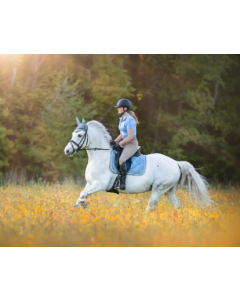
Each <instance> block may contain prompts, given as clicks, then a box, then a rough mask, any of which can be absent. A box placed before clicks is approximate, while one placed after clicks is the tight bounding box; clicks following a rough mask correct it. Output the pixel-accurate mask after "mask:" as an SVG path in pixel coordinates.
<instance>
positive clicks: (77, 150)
mask: <svg viewBox="0 0 240 300" xmlns="http://www.w3.org/2000/svg"><path fill="white" fill-rule="evenodd" d="M79 131H80V130H79ZM87 131H88V128H87V129H86V131H85V133H84V135H83V137H82V139H81V140H80V142H79V143H76V142H75V141H73V140H70V142H69V143H70V144H71V146H72V149H73V153H75V152H79V151H81V150H110V149H102V148H97V147H96V148H88V149H81V148H82V146H83V144H84V142H85V140H86V139H87V143H86V145H87V144H88V135H87ZM76 132H77V131H76ZM73 144H74V145H75V146H77V149H74V147H73Z"/></svg>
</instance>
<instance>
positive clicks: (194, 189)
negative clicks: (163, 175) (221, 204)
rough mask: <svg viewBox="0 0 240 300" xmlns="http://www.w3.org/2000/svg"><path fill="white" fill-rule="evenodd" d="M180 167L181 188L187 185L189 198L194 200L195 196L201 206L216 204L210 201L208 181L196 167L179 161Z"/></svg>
mask: <svg viewBox="0 0 240 300" xmlns="http://www.w3.org/2000/svg"><path fill="white" fill-rule="evenodd" d="M177 163H178V166H179V168H180V170H181V177H180V180H179V184H180V187H183V185H185V184H187V185H188V189H189V197H190V199H192V197H191V195H192V194H193V195H194V197H195V199H196V200H197V203H198V204H199V206H201V207H202V206H204V205H205V206H208V205H211V203H216V202H214V201H212V200H210V198H209V195H208V191H207V186H208V183H207V180H206V179H205V178H204V177H203V176H202V175H200V174H199V173H198V172H196V171H195V169H194V167H193V166H192V165H191V164H190V163H189V162H187V161H178V162H177Z"/></svg>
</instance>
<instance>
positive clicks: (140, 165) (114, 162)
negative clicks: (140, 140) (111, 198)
mask: <svg viewBox="0 0 240 300" xmlns="http://www.w3.org/2000/svg"><path fill="white" fill-rule="evenodd" d="M122 151H123V149H122V148H121V149H118V150H114V152H113V153H114V155H112V157H113V159H110V170H111V171H112V172H113V173H114V174H119V168H120V166H119V158H120V156H121V154H122ZM132 159H133V160H132ZM126 163H127V171H128V172H129V170H130V169H131V171H132V174H131V175H136V176H141V175H143V174H144V173H145V171H146V156H145V155H142V154H141V147H138V150H137V152H136V153H135V154H134V155H133V156H132V157H130V158H129V159H128V160H127V161H126ZM117 180H118V176H117V177H116V179H115V182H114V183H113V186H112V188H111V189H110V190H107V192H108V193H114V194H119V191H118V190H115V189H114V186H115V183H116V181H117Z"/></svg>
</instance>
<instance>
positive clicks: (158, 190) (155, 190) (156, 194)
mask: <svg viewBox="0 0 240 300" xmlns="http://www.w3.org/2000/svg"><path fill="white" fill-rule="evenodd" d="M165 193H166V187H164V186H159V185H157V186H156V185H155V186H154V185H153V187H152V192H151V196H150V198H149V200H148V206H147V208H146V212H147V211H153V210H155V209H156V206H157V204H158V201H159V198H160V197H161V196H162V195H163V194H165Z"/></svg>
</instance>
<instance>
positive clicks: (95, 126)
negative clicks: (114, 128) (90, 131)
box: [87, 120, 112, 142]
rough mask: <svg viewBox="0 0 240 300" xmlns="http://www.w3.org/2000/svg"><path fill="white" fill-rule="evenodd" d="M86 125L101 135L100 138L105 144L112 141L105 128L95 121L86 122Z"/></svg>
mask: <svg viewBox="0 0 240 300" xmlns="http://www.w3.org/2000/svg"><path fill="white" fill-rule="evenodd" d="M87 125H89V126H90V127H92V128H95V129H96V130H98V131H99V132H100V133H101V134H102V136H103V137H104V138H105V139H106V141H107V142H110V140H111V139H112V137H111V135H110V134H109V132H108V130H107V128H106V127H105V126H103V124H102V123H100V122H98V121H96V120H93V121H90V122H87Z"/></svg>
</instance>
